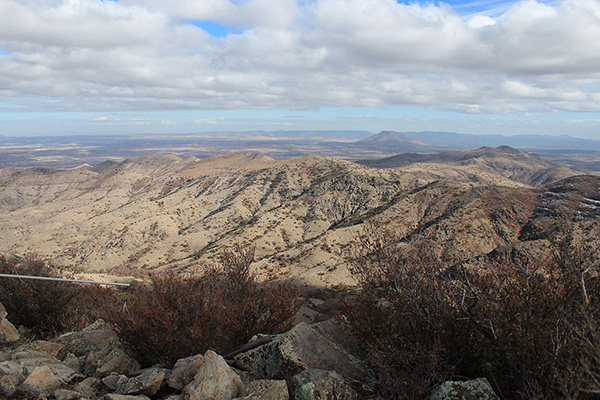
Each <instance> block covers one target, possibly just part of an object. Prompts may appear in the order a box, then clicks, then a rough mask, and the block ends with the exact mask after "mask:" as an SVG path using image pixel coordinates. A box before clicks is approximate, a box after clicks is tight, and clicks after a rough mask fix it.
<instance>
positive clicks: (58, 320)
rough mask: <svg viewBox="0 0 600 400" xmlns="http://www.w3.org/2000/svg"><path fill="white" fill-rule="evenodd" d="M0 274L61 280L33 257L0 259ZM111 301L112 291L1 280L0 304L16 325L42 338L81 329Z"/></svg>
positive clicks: (72, 284) (42, 262) (61, 283)
mask: <svg viewBox="0 0 600 400" xmlns="http://www.w3.org/2000/svg"><path fill="white" fill-rule="evenodd" d="M0 273H3V274H11V275H33V276H46V277H55V278H59V277H62V275H61V274H60V272H59V271H58V270H56V269H55V268H54V267H53V266H52V265H50V264H48V263H47V262H45V261H42V260H40V259H38V258H37V257H36V256H31V255H30V256H26V257H25V258H22V259H18V258H12V259H8V258H6V257H4V256H0ZM111 301H113V291H112V290H111V289H107V288H103V287H98V286H94V285H82V284H74V283H69V282H55V281H39V280H29V279H16V278H2V279H0V302H1V303H2V304H4V306H5V307H6V309H7V311H8V315H9V318H10V320H11V321H12V322H13V324H15V325H23V326H25V327H27V328H29V329H31V331H32V333H33V334H35V335H36V336H39V337H41V338H51V337H53V336H55V335H57V334H59V333H63V332H66V331H69V330H76V329H81V328H83V327H84V326H85V325H87V324H89V323H91V322H93V321H95V320H96V319H97V318H99V317H100V316H101V315H102V313H103V312H102V307H99V305H103V306H104V305H106V304H109V303H110V302H111Z"/></svg>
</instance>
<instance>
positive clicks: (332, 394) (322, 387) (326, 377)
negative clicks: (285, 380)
mask: <svg viewBox="0 0 600 400" xmlns="http://www.w3.org/2000/svg"><path fill="white" fill-rule="evenodd" d="M290 392H291V395H292V399H293V400H353V399H356V398H358V396H357V394H356V392H355V391H354V390H353V389H352V388H351V387H350V386H348V384H347V383H346V382H345V381H344V378H343V377H342V376H341V375H340V374H338V373H337V372H335V371H326V370H322V369H309V370H306V371H302V372H301V373H299V374H297V375H295V376H294V377H293V378H292V380H291V381H290Z"/></svg>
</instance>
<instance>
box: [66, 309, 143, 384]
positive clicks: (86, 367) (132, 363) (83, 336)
mask: <svg viewBox="0 0 600 400" xmlns="http://www.w3.org/2000/svg"><path fill="white" fill-rule="evenodd" d="M56 341H57V342H58V343H60V344H62V345H64V346H65V348H64V349H63V350H62V351H61V354H59V356H60V355H62V357H66V355H67V354H69V353H71V354H74V355H75V356H77V357H79V358H80V360H83V362H82V370H83V373H85V374H86V375H96V376H98V377H104V376H107V375H109V374H110V373H113V372H114V373H119V374H128V373H131V372H133V371H136V370H138V369H139V368H140V364H139V363H138V362H137V361H136V360H134V359H133V358H132V357H130V356H129V355H127V353H126V352H125V350H124V349H123V345H122V344H121V341H120V340H119V337H118V336H117V333H116V332H115V330H114V329H113V328H112V326H110V325H109V324H107V323H106V322H104V321H103V320H101V319H100V320H98V321H96V322H94V323H93V324H91V325H89V326H87V327H86V328H84V329H83V330H81V331H78V332H69V333H65V334H64V335H61V336H60V337H59V338H58V339H57V340H56Z"/></svg>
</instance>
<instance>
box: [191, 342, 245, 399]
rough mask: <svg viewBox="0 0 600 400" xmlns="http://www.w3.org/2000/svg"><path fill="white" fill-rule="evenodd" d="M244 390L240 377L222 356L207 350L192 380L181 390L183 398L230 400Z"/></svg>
mask: <svg viewBox="0 0 600 400" xmlns="http://www.w3.org/2000/svg"><path fill="white" fill-rule="evenodd" d="M243 392H244V385H243V384H242V380H241V379H240V377H239V376H238V375H237V374H236V373H235V372H234V371H233V370H232V369H231V367H230V366H229V365H227V363H226V362H225V360H224V359H223V357H221V356H220V355H218V354H216V353H215V352H213V351H211V350H209V351H207V352H206V353H205V354H204V362H203V363H202V366H201V367H200V369H199V370H198V372H197V373H196V376H194V380H193V381H192V382H191V383H190V384H189V385H187V386H186V387H185V388H184V390H183V398H184V399H185V400H231V399H233V398H234V397H239V396H241V395H242V394H243Z"/></svg>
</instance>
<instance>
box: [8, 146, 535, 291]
mask: <svg viewBox="0 0 600 400" xmlns="http://www.w3.org/2000/svg"><path fill="white" fill-rule="evenodd" d="M479 171H483V169H482V168H480V169H479ZM474 174H475V175H474V178H473V179H472V180H470V181H469V180H466V181H465V179H462V178H461V179H456V180H439V179H438V177H437V176H435V174H431V173H424V172H423V171H421V170H419V171H416V170H415V171H405V170H390V169H374V168H368V167H365V166H361V165H358V164H355V163H351V162H348V161H343V160H340V159H335V158H328V157H320V156H310V157H303V158H297V159H290V160H284V161H276V160H273V159H270V158H268V157H266V156H264V155H261V154H252V153H235V154H229V155H225V156H220V157H214V158H209V159H202V160H199V159H195V158H188V159H185V160H183V159H180V158H178V157H176V156H172V155H159V156H149V157H142V158H139V159H134V160H127V161H124V162H122V163H120V164H118V165H105V166H103V167H101V168H99V169H93V168H92V169H86V168H78V169H71V170H51V169H39V168H38V169H36V168H34V169H20V168H7V169H4V170H0V209H1V210H2V213H3V218H2V220H1V221H0V232H2V235H1V239H0V251H2V252H5V253H12V254H26V253H37V254H39V255H41V256H42V257H44V258H49V259H52V260H54V261H55V262H56V263H58V264H61V265H66V266H69V267H71V268H73V269H75V270H78V271H95V272H110V273H123V274H127V273H130V272H131V269H135V268H143V269H157V268H158V269H160V268H176V269H179V270H186V271H189V272H192V273H193V272H195V271H198V270H200V269H202V268H203V267H204V266H205V265H207V264H210V263H213V262H216V261H217V256H218V254H219V252H220V251H221V250H222V249H223V247H224V246H231V245H233V244H234V243H247V244H248V245H252V246H255V247H256V258H257V262H256V263H255V270H256V272H258V273H259V274H260V275H261V277H262V278H264V279H278V278H281V277H289V276H291V277H295V278H297V279H298V280H299V281H301V282H303V283H305V284H307V285H314V286H323V285H335V284H339V283H349V274H348V271H347V269H346V265H345V260H344V252H345V250H347V249H348V247H349V245H350V243H351V242H352V240H353V239H354V238H355V237H356V235H357V234H358V233H359V232H360V231H361V230H362V224H363V223H364V222H365V221H371V220H373V221H375V220H377V221H381V222H383V223H385V224H386V225H387V226H390V227H393V228H394V229H396V230H397V231H398V232H399V233H401V234H402V235H403V236H406V239H407V240H408V239H411V238H415V237H416V236H419V235H426V236H429V237H433V238H435V240H438V241H439V243H440V244H448V245H452V246H454V247H455V248H456V249H457V250H459V251H461V252H463V254H464V255H465V256H469V255H477V254H482V253H486V252H489V251H491V250H492V249H493V248H495V247H496V246H498V245H500V244H502V243H506V242H507V241H513V240H515V239H516V237H517V234H518V232H519V229H520V227H521V225H523V224H524V223H525V222H526V221H527V220H528V218H529V216H530V215H531V213H532V212H533V210H534V208H535V201H536V197H537V190H536V189H533V188H531V187H529V186H526V185H524V184H523V183H521V182H518V181H514V180H511V179H510V178H508V177H505V176H503V175H502V174H501V173H498V172H495V175H493V176H494V178H493V179H496V180H500V181H502V182H503V183H506V186H488V185H484V184H482V183H481V181H482V179H481V176H483V175H484V174H492V172H481V174H478V173H475V172H474ZM447 175H451V174H447ZM490 176H492V175H490ZM491 179H492V178H491V177H490V178H489V180H491ZM484 181H485V182H487V181H488V180H487V179H486V180H484Z"/></svg>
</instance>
